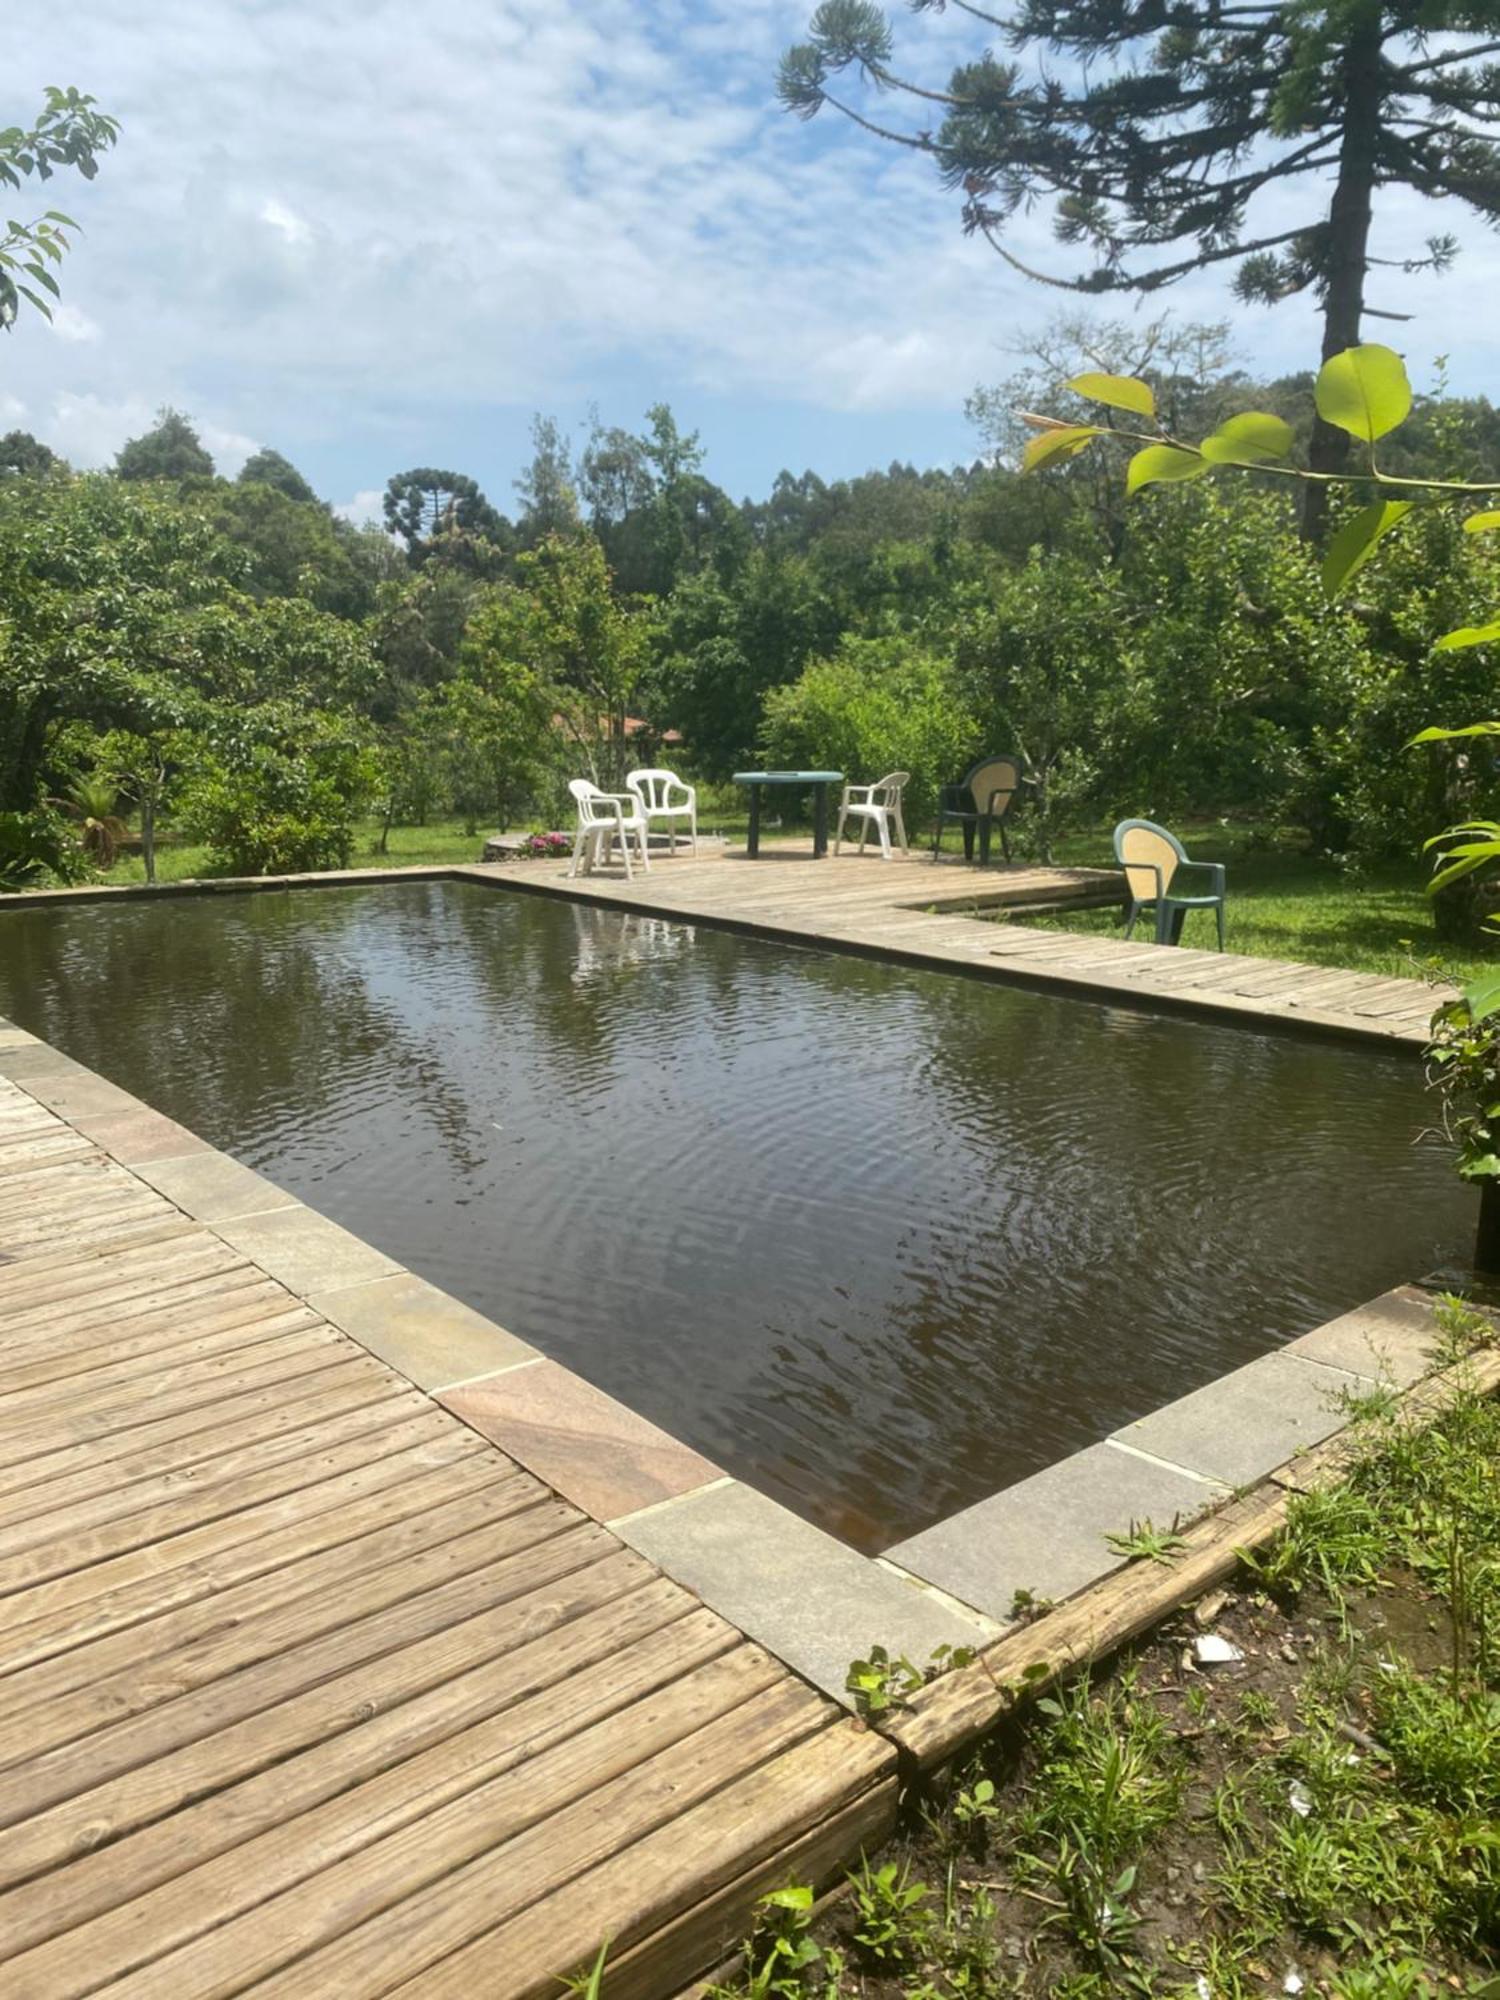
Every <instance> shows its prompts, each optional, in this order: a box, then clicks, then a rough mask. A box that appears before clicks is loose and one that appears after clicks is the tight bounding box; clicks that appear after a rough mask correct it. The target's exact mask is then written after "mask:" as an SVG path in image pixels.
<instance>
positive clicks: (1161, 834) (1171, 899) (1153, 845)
mask: <svg viewBox="0 0 1500 2000" xmlns="http://www.w3.org/2000/svg"><path fill="white" fill-rule="evenodd" d="M1115 859H1116V861H1118V862H1119V864H1120V866H1121V867H1122V868H1123V869H1124V870H1125V886H1126V891H1127V893H1128V896H1129V899H1130V908H1129V912H1128V916H1127V919H1126V924H1125V935H1126V937H1129V936H1131V934H1132V933H1133V932H1134V930H1135V926H1136V919H1137V918H1138V917H1139V916H1140V914H1141V911H1142V910H1144V909H1145V908H1146V906H1147V905H1148V904H1150V905H1151V906H1152V907H1153V908H1154V909H1155V911H1156V942H1157V943H1158V944H1180V943H1181V942H1182V926H1183V922H1184V920H1185V919H1186V917H1187V913H1188V911H1189V910H1212V911H1213V913H1214V916H1215V918H1216V920H1217V922H1218V926H1219V949H1220V951H1222V950H1223V949H1224V893H1225V891H1224V864H1223V862H1222V861H1189V859H1188V857H1187V853H1186V850H1185V849H1184V847H1183V845H1182V842H1181V841H1180V840H1179V839H1178V838H1177V836H1176V834H1173V833H1168V831H1167V829H1166V828H1165V827H1164V826H1158V825H1157V824H1156V822H1155V820H1150V819H1122V820H1121V821H1120V824H1119V825H1118V826H1117V827H1116V828H1115ZM1200 883H1201V884H1202V885H1203V886H1202V887H1201V888H1199V887H1198V886H1197V885H1198V884H1200Z"/></svg>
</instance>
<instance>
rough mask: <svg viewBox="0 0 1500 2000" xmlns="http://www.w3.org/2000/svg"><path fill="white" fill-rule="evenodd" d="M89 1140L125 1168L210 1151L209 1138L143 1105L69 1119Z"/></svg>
mask: <svg viewBox="0 0 1500 2000" xmlns="http://www.w3.org/2000/svg"><path fill="white" fill-rule="evenodd" d="M69 1122H70V1123H71V1124H72V1125H73V1126H74V1127H75V1128H76V1129H77V1130H78V1131H79V1132H81V1133H82V1134H83V1136H84V1138H86V1139H92V1141H93V1142H94V1144H95V1145H96V1146H102V1147H103V1148H104V1150H105V1152H106V1153H108V1154H109V1155H110V1157H111V1158H112V1159H116V1160H118V1161H119V1162H120V1164H121V1166H122V1167H138V1166H141V1165H143V1164H144V1163H145V1162H146V1161H148V1160H169V1159H174V1158H176V1157H178V1156H180V1155H182V1154H184V1153H205V1154H206V1153H210V1152H212V1150H213V1148H212V1147H211V1146H209V1144H208V1143H207V1141H206V1140H203V1139H200V1138H199V1137H198V1135H197V1134H196V1133H195V1132H190V1131H189V1130H188V1128H187V1127H186V1125H179V1124H178V1123H177V1121H176V1119H175V1118H167V1117H164V1116H163V1115H162V1113H161V1112H160V1111H148V1110H147V1109H146V1107H145V1106H144V1105H142V1106H141V1107H140V1109H139V1110H136V1111H100V1112H90V1111H80V1112H78V1113H76V1114H75V1115H74V1116H73V1117H72V1118H71V1119H70V1121H69Z"/></svg>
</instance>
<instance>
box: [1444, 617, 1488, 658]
mask: <svg viewBox="0 0 1500 2000" xmlns="http://www.w3.org/2000/svg"><path fill="white" fill-rule="evenodd" d="M1497 639H1500V620H1497V621H1496V622H1495V623H1494V624H1492V625H1460V626H1459V628H1458V630H1457V631H1456V632H1445V633H1444V634H1443V636H1442V638H1441V639H1439V640H1438V642H1437V644H1436V645H1435V646H1434V647H1433V651H1434V652H1435V653H1457V652H1461V651H1462V650H1463V648H1464V647H1465V646H1490V645H1493V644H1494V642H1495V641H1496V640H1497Z"/></svg>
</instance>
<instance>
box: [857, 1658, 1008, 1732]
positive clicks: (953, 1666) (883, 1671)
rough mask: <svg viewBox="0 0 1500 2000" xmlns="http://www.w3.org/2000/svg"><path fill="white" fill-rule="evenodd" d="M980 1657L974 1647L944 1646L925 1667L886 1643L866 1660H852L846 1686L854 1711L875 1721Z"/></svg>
mask: <svg viewBox="0 0 1500 2000" xmlns="http://www.w3.org/2000/svg"><path fill="white" fill-rule="evenodd" d="M977 1657H978V1656H977V1654H976V1652H975V1649H974V1648H973V1647H972V1646H949V1645H942V1646H936V1647H934V1648H933V1652H932V1657H931V1658H930V1659H929V1660H928V1662H927V1665H926V1667H925V1668H921V1667H914V1666H913V1665H912V1663H911V1661H910V1660H908V1659H907V1658H905V1656H904V1655H900V1654H896V1655H893V1654H891V1653H889V1652H887V1650H886V1648H885V1647H884V1646H872V1647H871V1648H870V1656H869V1658H868V1659H865V1660H851V1661H850V1662H849V1671H848V1673H847V1674H845V1676H844V1687H845V1689H846V1691H847V1692H848V1693H849V1694H850V1695H852V1696H853V1698H854V1706H855V1710H856V1712H857V1713H858V1714H859V1715H862V1716H863V1717H864V1719H865V1720H866V1721H867V1722H869V1721H874V1720H875V1719H877V1718H878V1717H880V1716H882V1715H889V1714H890V1712H891V1710H892V1709H894V1708H904V1707H905V1706H906V1705H907V1703H908V1701H909V1700H910V1699H911V1697H912V1696H913V1695H914V1694H915V1693H916V1692H917V1690H918V1688H922V1687H926V1686H927V1684H928V1683H929V1682H930V1681H935V1680H936V1679H937V1678H938V1677H939V1675H941V1674H951V1673H954V1672H956V1671H957V1669H958V1668H960V1667H967V1666H968V1665H970V1663H971V1662H972V1661H973V1660H974V1659H976V1658H977Z"/></svg>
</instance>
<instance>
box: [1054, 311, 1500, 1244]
mask: <svg viewBox="0 0 1500 2000" xmlns="http://www.w3.org/2000/svg"><path fill="white" fill-rule="evenodd" d="M1066 386H1067V387H1068V388H1069V389H1071V390H1072V391H1073V392H1074V393H1075V394H1077V395H1080V396H1083V397H1086V398H1088V399H1090V400H1092V401H1094V402H1096V403H1101V404H1103V405H1104V407H1105V408H1106V409H1111V410H1120V411H1123V412H1125V413H1126V414H1127V415H1130V416H1134V417H1138V418H1144V419H1145V420H1146V421H1147V422H1148V423H1152V424H1156V425H1157V428H1156V429H1155V430H1154V431H1152V432H1143V431H1141V430H1139V429H1135V428H1125V427H1122V426H1118V425H1112V424H1104V423H1101V424H1067V423H1063V422H1061V421H1060V420H1058V419H1056V418H1053V417H1047V416H1034V415H1031V414H1030V413H1024V412H1023V413H1022V414H1023V418H1024V421H1025V422H1027V423H1028V424H1029V425H1031V427H1032V428H1033V429H1034V430H1035V431H1036V432H1037V435H1036V436H1035V437H1033V438H1032V439H1031V440H1030V442H1029V443H1028V444H1027V445H1026V448H1025V451H1024V453H1023V457H1022V470H1023V471H1024V472H1038V471H1042V470H1044V469H1045V468H1046V467H1048V466H1051V465H1057V464H1060V463H1062V462H1064V461H1066V460H1067V459H1070V458H1074V457H1076V456H1077V455H1078V454H1079V453H1080V452H1083V451H1087V450H1088V448H1089V447H1090V446H1091V445H1092V444H1093V443H1094V442H1095V440H1096V439H1098V438H1103V437H1113V438H1119V439H1124V440H1125V441H1126V442H1128V443H1131V444H1134V445H1136V446H1137V447H1138V449H1136V450H1135V451H1134V453H1133V454H1132V456H1131V459H1130V462H1129V464H1128V466H1127V468H1126V474H1125V484H1126V490H1127V492H1129V493H1132V494H1133V493H1138V492H1140V491H1142V490H1143V489H1144V488H1145V487H1147V486H1152V485H1157V484H1162V483H1171V482H1176V481H1180V480H1187V479H1199V478H1202V477H1204V476H1205V475H1207V474H1209V473H1211V472H1213V471H1215V470H1216V469H1217V468H1220V467H1234V468H1236V469H1238V470H1240V471H1254V472H1260V473H1270V474H1273V475H1276V476H1279V477H1282V478H1288V479H1292V480H1300V481H1304V482H1309V483H1323V484H1333V485H1338V486H1345V487H1350V486H1373V487H1374V488H1375V497H1374V498H1373V499H1372V500H1371V501H1370V502H1369V503H1368V505H1366V506H1364V507H1362V508H1361V509H1360V510H1359V511H1358V512H1357V513H1355V514H1353V515H1351V516H1350V518H1349V519H1348V520H1347V521H1345V522H1344V523H1343V524H1342V525H1341V526H1340V527H1339V529H1338V531H1337V532H1336V533H1335V534H1334V535H1333V537H1332V538H1331V540H1330V541H1329V543H1328V546H1327V548H1326V549H1325V551H1324V555H1323V564H1322V579H1323V588H1324V590H1325V592H1326V593H1327V595H1328V597H1329V598H1330V599H1332V598H1334V597H1336V596H1337V595H1338V593H1339V592H1340V591H1341V590H1342V589H1343V588H1344V586H1345V585H1346V584H1347V583H1348V582H1349V580H1350V578H1351V577H1353V576H1355V575H1357V574H1358V572H1359V571H1360V570H1361V569H1362V568H1363V567H1364V565H1365V564H1366V563H1367V562H1368V561H1369V560H1370V558H1371V557H1372V556H1373V555H1374V554H1375V552H1376V550H1377V549H1378V548H1379V547H1380V545H1381V543H1382V542H1383V541H1384V540H1385V538H1386V537H1387V536H1388V535H1390V534H1392V533H1393V532H1395V531H1396V530H1398V529H1399V528H1400V527H1401V524H1402V522H1403V521H1405V520H1406V519H1407V517H1408V516H1409V515H1410V514H1412V512H1413V511H1414V510H1415V509H1416V507H1417V506H1418V505H1419V504H1421V502H1422V501H1424V500H1425V501H1427V502H1429V503H1430V504H1441V503H1443V502H1446V501H1451V500H1452V499H1454V498H1455V497H1457V496H1465V495H1466V496H1478V495H1484V496H1485V497H1487V498H1490V499H1493V497H1494V494H1495V493H1496V491H1497V488H1496V487H1495V486H1494V485H1493V484H1475V483H1472V482H1469V481H1466V480H1452V479H1436V478H1420V477H1418V478H1410V477H1408V478H1395V477H1392V476H1391V475H1389V474H1386V473H1384V472H1382V471H1381V468H1380V464H1379V458H1378V454H1377V451H1376V447H1377V445H1378V444H1379V442H1380V440H1381V439H1382V438H1384V437H1388V436H1389V435H1390V433H1391V432H1392V431H1394V430H1396V429H1398V428H1399V426H1400V425H1401V424H1402V423H1404V422H1405V420H1406V418H1407V417H1408V415H1409V414H1410V412H1411V407H1412V390H1411V383H1410V381H1409V379H1408V377H1407V373H1406V367H1405V364H1404V363H1403V362H1402V360H1401V357H1400V355H1399V354H1396V353H1395V352H1394V351H1393V350H1392V349H1390V348H1388V347H1381V346H1378V345H1374V344H1371V345H1366V346H1361V347H1353V348H1349V349H1347V350H1346V351H1345V352H1343V353H1341V354H1335V355H1333V356H1332V357H1331V358H1330V359H1329V360H1328V361H1326V362H1325V363H1324V365H1323V367H1322V369H1321V370H1320V372H1319V374H1318V378H1317V382H1316V385H1315V388H1314V392H1313V393H1314V399H1315V401H1316V404H1317V410H1318V416H1319V418H1320V419H1321V421H1322V422H1323V423H1324V424H1328V425H1333V426H1335V427H1336V428H1338V429H1339V430H1341V431H1343V432H1345V433H1346V434H1347V435H1348V436H1349V437H1350V438H1351V439H1353V440H1354V441H1355V442H1356V443H1358V444H1360V445H1362V446H1363V447H1364V451H1365V461H1366V462H1365V468H1364V469H1363V470H1361V471H1350V472H1343V471H1341V472H1337V473H1333V474H1328V473H1323V472H1319V471H1316V470H1313V469H1310V468H1308V467H1305V466H1298V465H1293V464H1291V463H1289V462H1288V461H1289V459H1290V454H1291V449H1292V442H1293V438H1292V430H1291V426H1290V425H1289V424H1288V423H1287V422H1286V421H1285V419H1283V418H1281V417H1279V416H1274V415H1271V414H1270V413H1268V412H1266V411H1261V410H1251V411H1246V412H1244V413H1242V414H1240V415H1238V416H1233V417H1230V418H1229V419H1227V421H1225V422H1224V423H1222V424H1220V425H1219V426H1218V428H1217V429H1215V430H1214V431H1212V432H1211V433H1210V434H1209V435H1208V436H1207V437H1205V438H1203V439H1201V440H1200V441H1199V442H1198V443H1196V444H1194V443H1188V442H1186V441H1184V440H1182V439H1179V438H1176V437H1173V436H1171V435H1170V434H1169V433H1168V432H1167V431H1166V429H1165V428H1164V427H1162V426H1161V425H1160V424H1159V423H1158V421H1157V410H1156V398H1155V394H1154V392H1153V391H1152V388H1151V385H1150V384H1149V383H1148V382H1144V381H1141V380H1140V379H1138V378H1137V377H1135V376H1124V375H1108V374H1098V373H1086V374H1082V375H1075V376H1074V377H1073V378H1072V379H1071V380H1070V381H1069V382H1068V383H1067V385H1066ZM1408 495H1409V496H1411V497H1406V496H1408ZM1463 526H1464V531H1465V533H1467V534H1471V535H1481V534H1490V533H1493V532H1495V531H1496V530H1497V529H1500V508H1496V507H1494V506H1490V507H1483V508H1480V509H1479V510H1477V511H1476V512H1474V513H1472V514H1470V515H1469V516H1468V517H1467V518H1466V520H1465V521H1464V523H1463ZM1496 641H1500V618H1494V619H1491V620H1489V621H1487V622H1485V623H1483V624H1477V625H1463V626H1459V627H1458V628H1457V629H1456V630H1454V631H1451V632H1447V633H1444V634H1443V636H1442V637H1441V638H1440V639H1438V640H1437V641H1435V650H1438V651H1442V652H1455V651H1459V650H1462V649H1465V648H1468V647H1472V646H1484V645H1489V644H1492V643H1494V642H1496ZM1493 736H1500V722H1474V723H1468V724H1465V725H1463V726H1462V727H1458V728H1438V727H1434V728H1428V729H1423V730H1421V731H1419V732H1418V733H1417V734H1416V735H1415V736H1413V737H1412V738H1411V740H1410V742H1409V743H1408V745H1407V748H1408V749H1411V748H1413V747H1416V746H1418V745H1425V744H1433V743H1454V742H1458V741H1460V740H1464V739H1470V740H1472V739H1482V738H1486V737H1493ZM1425 851H1427V852H1429V853H1434V854H1435V855H1436V857H1437V859H1436V861H1435V864H1434V872H1433V875H1432V877H1431V880H1430V881H1429V882H1428V884H1427V891H1428V894H1429V895H1439V894H1441V893H1442V892H1443V891H1444V890H1445V889H1449V888H1452V887H1453V886H1454V885H1455V884H1456V883H1458V882H1460V881H1463V880H1465V879H1466V878H1470V877H1473V876H1475V875H1476V874H1478V873H1479V872H1480V871H1482V870H1490V869H1493V867H1494V866H1495V864H1496V863H1500V820H1486V819H1470V820H1466V821H1464V822H1463V823H1461V824H1459V825H1457V826H1451V827H1449V828H1447V829H1446V830H1445V831H1444V832H1442V833H1439V834H1435V835H1434V836H1433V838H1432V839H1431V840H1429V841H1427V842H1426V848H1425ZM1429 1076H1430V1077H1431V1079H1432V1081H1433V1083H1434V1084H1435V1085H1436V1086H1437V1087H1438V1088H1439V1089H1440V1090H1441V1092H1442V1094H1443V1099H1444V1122H1445V1129H1446V1130H1447V1132H1448V1135H1449V1137H1450V1138H1451V1139H1452V1140H1453V1141H1454V1143H1455V1144H1456V1146H1457V1148H1458V1154H1459V1158H1458V1171H1459V1173H1460V1174H1461V1175H1462V1176H1463V1177H1464V1178H1465V1179H1467V1180H1473V1181H1477V1182H1478V1183H1479V1185H1480V1188H1481V1190H1482V1193H1483V1197H1484V1199H1483V1201H1482V1203H1481V1211H1480V1223H1479V1237H1478V1243H1477V1246H1476V1252H1475V1261H1476V1263H1477V1264H1478V1266H1479V1268H1480V1269H1482V1270H1500V974H1494V973H1490V974H1487V975H1485V977H1484V978H1482V979H1480V980H1478V981H1476V982H1475V983H1473V984H1472V985H1470V986H1469V987H1468V988H1467V989H1466V991H1465V992H1464V993H1462V994H1461V995H1460V996H1458V998H1456V999H1454V1000H1451V1001H1449V1002H1446V1003H1445V1004H1444V1005H1443V1006H1442V1007H1440V1008H1439V1009H1438V1011H1437V1013H1436V1015H1435V1016H1434V1019H1433V1038H1432V1042H1431V1045H1430V1048H1429Z"/></svg>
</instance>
